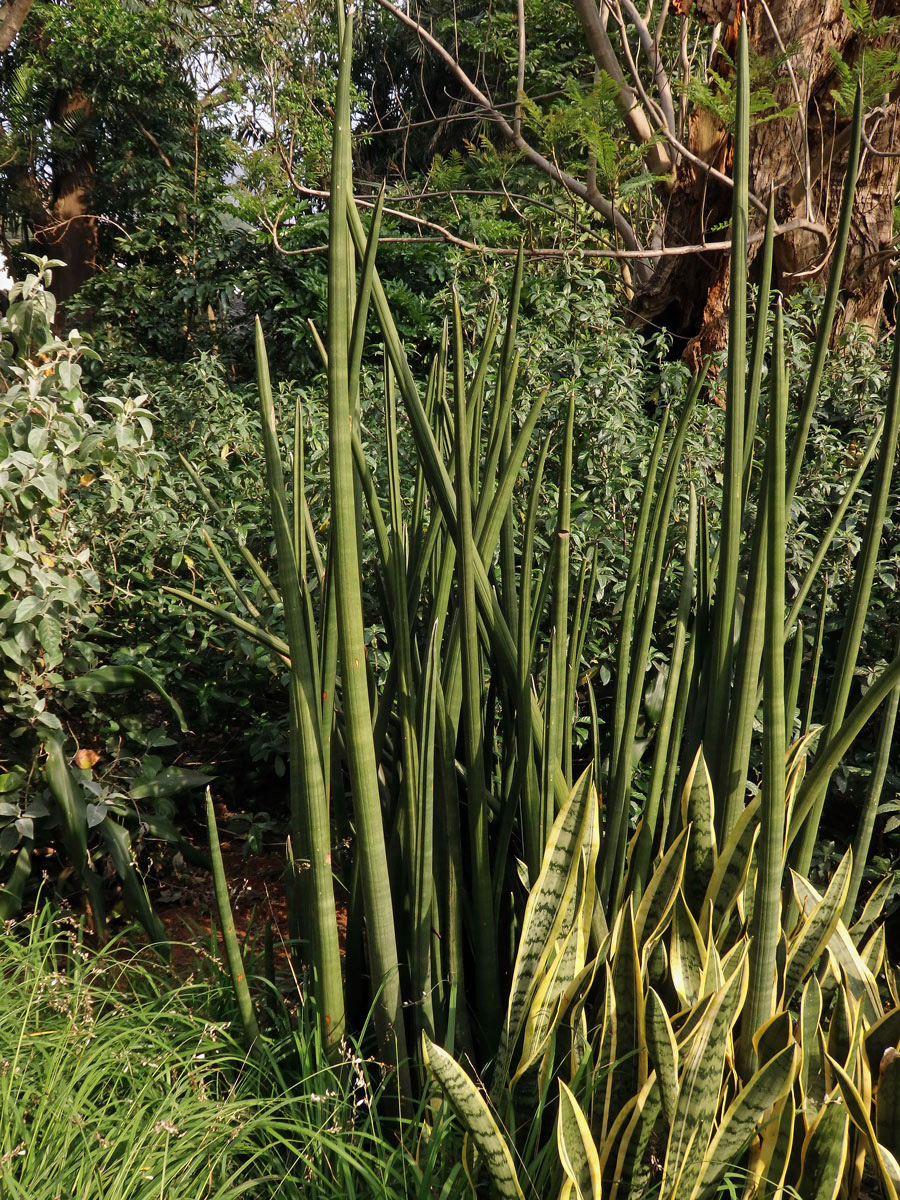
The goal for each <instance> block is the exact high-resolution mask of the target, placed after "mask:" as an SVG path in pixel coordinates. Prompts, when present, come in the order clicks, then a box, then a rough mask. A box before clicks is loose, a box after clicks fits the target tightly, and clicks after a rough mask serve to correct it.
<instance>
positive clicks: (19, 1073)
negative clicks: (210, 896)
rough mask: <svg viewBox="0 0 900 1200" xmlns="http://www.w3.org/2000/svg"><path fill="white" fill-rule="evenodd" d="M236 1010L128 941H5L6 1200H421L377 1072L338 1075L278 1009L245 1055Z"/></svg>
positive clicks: (13, 931) (1, 1090)
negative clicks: (99, 944) (382, 1104)
mask: <svg viewBox="0 0 900 1200" xmlns="http://www.w3.org/2000/svg"><path fill="white" fill-rule="evenodd" d="M207 966H209V964H207ZM201 976H202V978H201ZM228 995H229V991H228V987H227V981H226V980H225V979H224V977H223V976H220V975H217V973H216V971H215V969H212V970H205V971H203V972H198V975H197V976H196V977H194V978H190V979H188V980H179V979H177V978H175V977H174V976H173V975H172V974H171V972H170V971H169V970H168V969H167V968H166V967H164V966H163V965H161V964H158V963H156V962H155V961H154V962H151V961H149V960H148V958H147V955H146V953H145V952H141V951H135V950H134V949H133V948H131V947H129V946H128V945H127V943H125V942H124V941H122V940H119V941H115V942H112V943H110V944H109V945H107V946H106V947H104V948H103V949H101V950H95V949H92V948H89V947H88V946H87V945H86V942H85V939H84V937H83V936H82V931H81V928H80V926H79V924H78V922H77V921H72V920H68V921H66V920H63V921H60V920H58V919H54V918H53V916H52V915H51V914H50V912H49V911H48V910H46V909H44V910H41V911H39V912H38V913H36V914H35V915H33V916H32V917H30V918H29V919H28V920H26V921H23V922H21V923H20V924H18V925H9V926H7V928H6V930H5V931H4V932H2V933H0V1194H2V1195H3V1196H4V1197H10V1200H19V1198H21V1200H26V1198H27V1200H42V1198H43V1197H47V1198H48V1200H49V1198H51V1197H53V1198H57V1197H62V1196H66V1197H73V1198H74V1197H77V1200H92V1198H97V1200H99V1198H100V1197H102V1198H103V1200H151V1198H154V1200H161V1198H165V1200H195V1198H196V1200H201V1198H207V1197H209V1198H212V1197H215V1200H229V1198H230V1197H237V1196H242V1197H265V1198H266V1200H275V1198H278V1197H284V1198H286V1200H290V1198H292V1197H316V1198H317V1200H319V1198H320V1197H321V1198H327V1197H338V1196H340V1197H347V1196H349V1197H352V1196H367V1197H368V1196H392V1195H414V1194H416V1192H417V1191H418V1190H419V1188H420V1187H421V1186H422V1183H423V1179H422V1172H421V1170H420V1169H419V1168H418V1167H414V1166H413V1165H412V1157H411V1155H409V1154H408V1153H407V1152H406V1149H405V1147H404V1138H403V1137H402V1136H397V1130H396V1129H394V1128H391V1129H388V1128H387V1127H386V1126H385V1125H384V1123H383V1119H382V1118H381V1117H379V1115H378V1112H377V1107H378V1105H377V1101H378V1094H377V1089H378V1084H377V1083H376V1082H375V1081H376V1080H377V1079H378V1078H379V1076H378V1073H377V1072H375V1071H373V1070H371V1069H370V1064H369V1063H367V1062H366V1061H365V1060H364V1059H362V1058H361V1057H360V1056H358V1055H356V1054H354V1053H353V1052H352V1051H351V1050H350V1049H347V1050H346V1053H345V1054H344V1055H343V1057H342V1058H339V1059H338V1060H337V1061H336V1062H335V1064H334V1065H330V1064H329V1063H328V1061H327V1059H326V1056H325V1054H324V1051H323V1049H322V1047H321V1046H320V1045H319V1044H317V1042H316V1034H315V1023H314V1022H313V1021H311V1020H310V1017H309V1015H308V1014H307V1013H306V1012H305V1011H304V1009H303V1008H302V1007H300V1008H299V1009H298V1011H297V1012H290V1011H289V1010H288V1008H286V1007H284V1006H282V1007H281V1009H280V1012H279V1015H278V1017H277V1018H276V1020H277V1025H276V1027H275V1029H274V1030H272V1031H271V1034H270V1036H269V1037H267V1038H266V1039H265V1041H264V1042H262V1043H259V1044H258V1045H257V1047H256V1048H255V1050H254V1052H252V1053H251V1054H248V1053H247V1051H246V1049H245V1048H244V1046H243V1045H242V1044H241V1043H240V1041H239V1040H238V1039H237V1037H236V1036H235V1035H234V1034H233V1033H232V1032H231V1027H232V1020H231V1018H233V1017H234V1016H235V1015H236V1014H234V1013H228V1011H227V1004H228ZM212 1014H214V1015H212ZM235 1028H239V1027H238V1026H237V1025H235ZM384 1086H387V1084H385V1085H384Z"/></svg>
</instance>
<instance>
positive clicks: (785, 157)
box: [636, 0, 900, 363]
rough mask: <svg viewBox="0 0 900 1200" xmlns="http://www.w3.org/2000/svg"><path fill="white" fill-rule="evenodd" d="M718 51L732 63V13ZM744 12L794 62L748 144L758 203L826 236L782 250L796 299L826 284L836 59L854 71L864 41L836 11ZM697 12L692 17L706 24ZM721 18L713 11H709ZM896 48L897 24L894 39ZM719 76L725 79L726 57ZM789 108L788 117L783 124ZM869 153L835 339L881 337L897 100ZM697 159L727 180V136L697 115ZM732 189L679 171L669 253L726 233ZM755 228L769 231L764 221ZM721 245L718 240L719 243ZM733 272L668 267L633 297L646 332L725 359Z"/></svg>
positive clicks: (811, 3) (698, 172) (887, 10)
mask: <svg viewBox="0 0 900 1200" xmlns="http://www.w3.org/2000/svg"><path fill="white" fill-rule="evenodd" d="M725 7H727V8H729V12H728V17H730V18H731V20H732V24H731V25H730V27H729V28H728V29H727V30H726V31H725V33H724V35H723V38H722V45H723V47H724V49H725V51H726V53H729V54H730V52H731V50H732V48H733V45H734V42H735V39H736V29H737V24H736V17H737V16H738V15H739V14H738V13H736V12H735V10H734V6H728V5H726V6H725ZM742 7H744V8H745V10H746V15H747V21H748V28H749V33H750V40H751V46H752V47H753V49H754V50H755V51H756V53H757V54H759V55H760V56H763V57H765V58H768V59H770V60H775V59H777V58H778V57H779V56H783V53H784V48H786V49H787V51H788V57H787V60H786V65H785V67H784V68H782V78H781V80H780V82H779V83H778V86H777V88H776V91H775V96H776V106H777V108H778V109H780V110H782V111H784V112H785V115H783V116H781V117H779V118H778V119H775V120H771V121H764V122H759V123H757V124H755V125H754V126H753V128H752V129H751V135H750V155H751V162H750V188H751V191H752V192H753V193H754V195H756V196H757V197H759V198H760V199H761V200H764V201H765V200H767V199H768V196H769V194H770V190H771V191H772V192H773V193H774V197H775V212H776V218H777V220H778V222H779V223H787V222H789V221H792V220H795V219H797V218H806V219H807V220H808V221H810V222H813V223H815V224H817V225H819V226H820V227H821V233H816V232H814V231H813V230H809V229H803V230H796V231H794V232H790V233H786V234H782V235H781V236H780V237H779V238H778V239H777V240H776V248H775V268H774V269H775V280H774V284H775V286H776V287H778V288H779V289H780V290H781V291H782V292H784V293H785V294H790V293H791V292H794V291H796V290H797V289H798V288H800V287H801V286H803V285H804V284H805V283H806V282H808V281H809V280H810V279H816V278H817V277H819V276H821V275H822V274H824V273H827V267H828V262H829V258H830V248H831V243H832V238H833V235H834V231H835V228H836V224H837V217H838V211H839V208H840V191H841V184H842V180H843V175H844V165H845V163H846V142H847V132H848V126H849V116H848V115H845V114H842V113H840V112H839V111H838V110H837V109H836V106H835V101H834V97H833V95H832V93H833V91H834V90H835V89H836V87H837V84H838V73H837V70H836V67H835V56H837V57H839V58H840V59H841V60H843V61H844V62H847V63H851V64H852V63H854V62H856V60H857V59H858V58H859V56H860V55H861V53H862V43H861V37H860V35H859V34H858V33H857V32H856V31H855V30H854V29H853V26H852V24H851V22H850V20H849V19H848V18H847V16H846V13H845V11H844V7H843V5H842V4H841V0H768V3H762V0H750V2H749V3H746V4H745V5H743V6H742ZM698 8H699V6H697V7H695V10H694V16H695V17H696V16H698V15H701V14H700V13H699V12H698ZM706 8H709V9H710V13H709V14H708V15H713V16H715V15H718V16H720V17H721V15H722V14H721V13H718V14H716V13H715V12H714V11H713V6H711V5H710V4H709V3H707V4H706V5H704V10H705V9H706ZM872 9H873V15H875V16H879V17H880V16H886V15H888V16H889V15H895V14H900V0H882V2H881V3H875V4H873V5H872ZM890 38H891V40H892V44H893V46H895V47H896V46H898V45H900V24H898V26H896V27H895V28H894V30H892V32H891V34H890ZM720 59H721V61H720V62H718V63H717V64H716V67H717V69H718V70H720V71H724V70H727V63H726V60H725V59H724V56H720ZM791 106H794V111H793V112H787V111H786V110H789V109H790V108H791ZM866 136H867V138H868V142H869V145H868V146H864V147H863V154H862V160H861V164H860V172H859V183H858V185H857V192H856V202H855V207H854V217H853V223H852V228H851V234H850V242H849V246H848V251H847V262H846V267H845V271H844V290H845V302H844V308H843V313H842V315H841V317H840V318H839V321H838V329H837V332H838V333H839V332H840V327H841V326H842V325H843V324H845V323H846V322H847V321H859V322H862V323H863V324H865V325H869V326H870V327H872V328H875V327H876V326H877V324H878V322H879V320H880V317H881V311H882V305H883V300H884V293H885V287H886V284H887V279H888V275H889V273H890V269H891V264H892V261H893V258H894V242H893V208H894V195H895V193H896V188H897V175H898V168H900V158H898V157H893V156H892V155H895V154H896V152H897V151H900V100H898V98H897V96H896V95H892V96H887V97H885V101H884V103H883V104H882V106H881V108H880V109H879V110H877V111H876V112H875V113H874V114H871V115H870V116H869V118H868V120H867V122H866ZM689 146H690V149H691V150H693V151H694V153H695V154H697V155H698V156H699V157H700V158H701V159H702V160H703V161H704V162H705V163H708V164H709V165H711V166H714V167H717V168H718V169H719V170H722V171H726V172H728V171H729V170H730V159H731V146H730V141H729V138H728V137H727V135H726V132H725V130H724V129H723V128H722V127H721V125H719V123H718V122H717V120H716V119H715V117H714V116H712V115H711V114H710V113H708V112H705V111H702V110H695V112H694V113H693V114H692V116H691V119H690V142H689ZM730 206H731V196H730V189H729V188H728V187H727V186H724V185H722V184H720V183H718V182H717V181H715V180H714V179H711V178H710V177H709V176H708V175H707V174H706V172H705V171H704V170H703V169H702V168H700V167H697V166H695V165H694V164H692V163H689V162H684V161H683V162H682V163H681V165H680V167H679V171H678V179H677V183H676V187H675V189H674V192H673V193H672V196H671V198H670V201H669V204H668V208H667V212H666V218H665V232H664V242H665V244H666V245H669V246H672V245H677V244H678V243H682V244H690V243H696V242H699V241H702V240H703V236H704V233H706V235H707V236H710V234H709V233H708V232H707V231H710V230H713V229H715V227H716V226H721V224H722V223H723V222H727V220H728V216H729V212H730ZM755 223H756V224H758V225H761V224H762V217H761V216H760V215H759V214H757V215H756V217H755ZM711 236H712V237H714V238H715V237H721V233H720V232H717V233H712V234H711ZM727 304H728V262H727V256H726V255H724V254H709V255H696V256H693V257H691V258H688V259H681V258H675V259H669V260H667V261H666V260H663V262H662V263H661V264H660V265H659V267H658V268H657V270H656V271H655V272H654V275H653V277H652V278H651V280H650V281H649V284H648V286H647V287H646V288H645V289H644V291H643V292H642V294H641V295H640V296H639V297H638V301H637V304H636V308H637V311H638V319H639V320H640V321H660V322H662V323H663V324H666V325H667V326H668V327H669V328H670V329H672V330H673V331H674V332H675V333H677V334H680V335H681V336H683V337H685V338H688V339H689V341H688V344H687V350H686V357H687V358H688V359H689V361H692V362H694V363H697V362H699V361H700V359H701V358H702V357H703V356H704V355H705V354H707V353H709V352H712V351H715V350H718V349H721V348H722V346H723V345H724V341H725V336H726V333H727Z"/></svg>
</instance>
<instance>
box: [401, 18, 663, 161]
mask: <svg viewBox="0 0 900 1200" xmlns="http://www.w3.org/2000/svg"><path fill="white" fill-rule="evenodd" d="M383 2H384V0H379V3H383ZM575 11H576V12H577V13H578V19H579V21H580V22H581V27H582V29H583V30H584V36H585V38H586V39H587V44H588V47H589V48H590V51H591V54H593V56H594V61H595V62H596V64H597V66H598V67H600V69H601V70H602V71H605V72H606V74H607V75H608V76H609V77H610V79H611V80H612V81H613V83H615V85H616V88H617V90H618V105H619V111H620V112H621V114H622V119H623V120H624V122H625V125H626V127H627V128H628V132H629V133H630V134H631V137H632V140H633V141H634V142H635V143H636V144H637V145H638V146H643V145H646V146H647V152H646V154H645V156H644V157H645V161H646V163H647V166H648V168H649V169H650V170H651V171H652V172H653V174H654V175H662V176H668V175H671V173H672V170H673V168H674V163H673V161H672V158H671V155H670V154H669V152H668V151H667V150H666V149H665V147H663V146H661V145H660V144H659V142H658V141H656V140H654V139H655V134H656V130H655V129H654V128H653V126H652V125H651V124H650V121H649V120H648V118H647V114H646V113H645V112H644V110H643V108H641V106H640V104H639V103H638V99H637V96H636V95H635V94H634V91H633V90H632V88H631V87H630V85H629V84H628V81H627V80H626V78H625V72H624V71H623V70H622V68H621V66H620V65H619V60H618V59H617V58H616V53H615V51H614V50H613V46H612V42H611V41H610V40H609V34H608V33H607V32H606V27H605V24H604V22H603V21H602V20H601V17H600V10H599V9H598V8H597V3H596V0H575Z"/></svg>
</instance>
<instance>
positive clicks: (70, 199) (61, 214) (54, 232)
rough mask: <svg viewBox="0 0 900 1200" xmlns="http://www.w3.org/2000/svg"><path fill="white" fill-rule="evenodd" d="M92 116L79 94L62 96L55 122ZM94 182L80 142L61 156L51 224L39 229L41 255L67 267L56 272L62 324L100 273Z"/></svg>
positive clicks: (89, 154) (86, 152) (57, 163)
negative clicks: (79, 294)
mask: <svg viewBox="0 0 900 1200" xmlns="http://www.w3.org/2000/svg"><path fill="white" fill-rule="evenodd" d="M90 113H91V102H90V98H89V97H88V96H86V95H85V94H84V93H83V92H81V91H78V90H74V91H72V92H70V93H67V94H62V95H60V96H58V97H57V99H56V101H55V102H54V106H53V112H52V114H51V120H52V121H53V122H54V123H57V124H63V125H64V124H66V123H67V122H70V121H71V119H72V118H73V117H74V118H88V117H90ZM94 178H95V175H94V161H93V154H92V152H91V149H90V144H89V142H88V141H87V140H86V139H83V140H81V141H80V143H79V145H78V146H77V148H76V149H75V150H74V151H72V152H69V153H65V154H62V153H61V154H59V155H58V156H57V157H56V158H55V160H54V162H53V182H52V192H51V197H50V204H49V206H48V207H49V219H48V220H47V221H46V223H45V224H44V225H43V226H42V227H40V228H36V229H35V234H34V245H35V248H36V250H37V252H38V253H40V254H46V255H47V256H48V257H50V258H59V259H62V261H63V262H64V263H65V264H66V266H65V267H64V268H63V267H60V268H57V270H55V271H54V273H53V293H54V295H55V296H56V300H57V304H58V309H57V324H58V325H61V323H64V322H65V306H66V303H67V301H69V300H71V298H72V297H73V296H74V295H75V293H76V292H77V291H78V289H79V288H80V287H81V285H82V284H83V283H84V282H85V280H87V279H89V278H90V277H91V276H92V275H93V274H94V273H95V271H96V270H97V219H96V216H95V215H94V212H93V208H94V206H93V197H94Z"/></svg>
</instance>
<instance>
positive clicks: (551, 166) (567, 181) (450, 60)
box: [378, 0, 652, 278]
mask: <svg viewBox="0 0 900 1200" xmlns="http://www.w3.org/2000/svg"><path fill="white" fill-rule="evenodd" d="M378 3H379V4H380V5H381V7H382V8H384V9H385V10H386V11H387V12H389V13H391V14H392V15H393V16H394V17H396V18H397V20H398V21H400V22H401V23H402V24H404V25H406V26H407V28H409V29H412V30H413V31H414V32H415V33H416V35H417V36H418V37H420V38H421V39H422V41H423V42H424V43H425V44H426V45H427V46H428V47H429V48H430V49H431V50H432V51H433V52H434V53H435V54H436V55H437V56H438V57H439V58H440V59H441V60H442V61H443V62H444V63H445V64H446V66H447V68H448V69H449V70H450V72H451V73H452V74H453V76H454V77H455V78H456V79H457V80H458V82H459V83H460V84H462V86H463V87H464V88H465V89H466V91H467V92H468V93H469V95H470V96H472V97H473V99H474V100H476V101H477V103H478V104H479V106H480V107H481V108H482V110H483V111H484V113H485V114H486V115H487V116H489V117H490V118H491V120H492V121H494V122H495V124H496V125H497V126H498V128H499V129H500V131H501V133H502V134H503V136H504V137H505V138H506V139H507V140H508V141H510V142H512V144H513V145H514V146H515V147H516V148H517V149H518V150H519V152H520V153H521V154H522V155H523V156H524V157H525V158H526V159H527V160H528V161H529V162H530V163H532V165H533V166H536V167H537V168H538V169H539V170H541V171H543V173H544V174H545V175H549V176H550V178H551V179H554V180H556V182H557V183H560V184H562V186H563V187H565V188H566V189H567V190H568V191H570V192H572V194H573V195H575V196H578V198H579V199H580V200H584V201H585V203H587V204H589V205H590V206H591V208H593V209H595V211H596V212H598V213H600V215H601V216H602V217H603V218H604V220H606V221H607V222H609V224H610V225H612V226H613V228H614V229H615V230H616V232H617V233H618V234H619V236H620V237H621V238H622V240H623V241H624V242H625V245H626V246H627V247H628V249H629V250H633V251H637V252H638V253H636V254H635V256H634V257H635V258H636V259H638V265H637V268H636V269H637V270H638V273H639V274H640V275H641V277H642V278H644V277H646V275H647V273H648V266H647V264H646V263H643V264H641V263H640V260H641V259H645V258H647V257H649V256H648V255H647V254H646V253H641V246H640V245H639V243H638V240H637V237H636V236H635V232H634V230H633V228H632V227H631V223H630V222H629V221H628V220H627V218H626V217H625V216H624V215H623V213H622V212H621V211H620V210H619V209H617V208H616V207H615V205H614V204H613V203H612V201H610V200H609V199H607V197H605V196H601V195H600V194H599V192H597V191H596V189H589V188H588V186H587V184H586V183H583V182H582V181H581V180H580V179H576V178H575V177H574V176H573V175H570V174H569V173H568V172H567V171H563V170H562V168H561V167H560V166H559V165H558V164H557V163H554V162H551V161H550V159H548V158H547V157H545V155H543V154H541V153H540V151H539V150H535V148H534V147H533V146H532V145H530V143H529V142H527V141H526V140H525V138H524V137H523V136H522V134H521V133H518V134H517V133H516V131H515V129H514V128H513V126H512V125H510V123H509V121H507V119H506V117H504V116H503V114H502V113H501V112H500V111H499V109H497V108H496V107H495V105H494V104H493V103H492V102H491V101H490V100H489V99H488V97H487V96H486V95H485V94H484V92H482V91H481V89H480V88H479V87H478V85H477V84H476V83H475V82H474V81H473V80H472V79H470V78H469V76H468V75H467V74H466V72H465V71H464V70H463V68H462V67H461V66H460V65H459V63H458V62H457V60H456V59H455V58H454V57H453V55H452V54H450V52H449V51H448V50H446V49H445V47H444V46H443V45H441V43H440V42H439V41H438V40H437V38H436V37H434V35H433V34H431V33H430V32H429V31H428V30H427V29H425V27H424V26H423V25H422V24H421V23H420V22H418V21H416V20H415V19H414V18H413V17H410V16H409V15H408V14H407V13H405V12H403V10H402V9H400V8H397V7H396V5H394V4H392V3H391V0H378ZM604 36H605V33H604ZM620 73H621V72H620ZM648 128H649V125H648ZM650 136H651V137H652V133H651V135H650Z"/></svg>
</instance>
